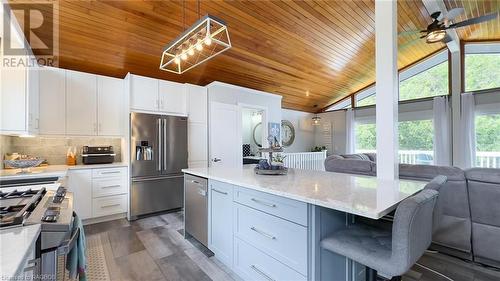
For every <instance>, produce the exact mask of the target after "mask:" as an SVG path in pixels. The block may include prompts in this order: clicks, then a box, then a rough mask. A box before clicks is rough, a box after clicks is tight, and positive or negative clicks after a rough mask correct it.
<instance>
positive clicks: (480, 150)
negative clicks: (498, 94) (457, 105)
mask: <svg viewBox="0 0 500 281" xmlns="http://www.w3.org/2000/svg"><path fill="white" fill-rule="evenodd" d="M475 123H476V124H475V125H476V167H484V168H500V133H499V132H500V114H484V115H477V116H476V120H475Z"/></svg>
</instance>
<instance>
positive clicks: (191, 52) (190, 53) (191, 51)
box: [188, 48, 194, 56]
mask: <svg viewBox="0 0 500 281" xmlns="http://www.w3.org/2000/svg"><path fill="white" fill-rule="evenodd" d="M188 55H190V56H192V55H194V50H193V48H190V49H189V51H188Z"/></svg>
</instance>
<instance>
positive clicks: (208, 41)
mask: <svg viewBox="0 0 500 281" xmlns="http://www.w3.org/2000/svg"><path fill="white" fill-rule="evenodd" d="M210 44H212V38H210V36H207V38H205V45H207V46H210Z"/></svg>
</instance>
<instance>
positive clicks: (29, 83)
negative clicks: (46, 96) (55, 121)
mask: <svg viewBox="0 0 500 281" xmlns="http://www.w3.org/2000/svg"><path fill="white" fill-rule="evenodd" d="M0 13H2V12H0ZM2 16H4V15H3V13H2ZM10 30H11V32H12V33H11V37H10V39H11V40H10V44H11V46H12V47H14V48H19V49H22V50H23V51H24V55H23V56H7V55H4V56H2V57H3V58H5V59H7V60H9V59H12V64H15V65H11V66H6V67H4V68H3V69H2V70H1V71H0V81H1V83H0V133H4V134H16V135H21V134H36V131H37V123H38V86H36V84H37V83H38V81H37V80H36V78H37V76H36V69H37V66H36V65H35V66H26V64H27V63H28V62H29V61H30V60H29V59H30V58H32V57H33V55H32V52H31V50H30V48H29V46H28V45H27V44H25V39H24V35H23V33H22V31H21V29H20V28H19V26H18V25H17V22H15V21H11V27H10ZM7 42H9V41H7ZM2 43H5V42H2Z"/></svg>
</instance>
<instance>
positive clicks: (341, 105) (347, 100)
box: [326, 97, 351, 111]
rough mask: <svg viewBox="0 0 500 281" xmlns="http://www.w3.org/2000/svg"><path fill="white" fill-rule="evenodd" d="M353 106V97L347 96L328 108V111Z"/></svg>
mask: <svg viewBox="0 0 500 281" xmlns="http://www.w3.org/2000/svg"><path fill="white" fill-rule="evenodd" d="M348 108H351V97H347V98H345V99H343V100H341V101H339V102H336V103H335V104H333V105H332V106H330V107H329V108H327V109H326V111H333V110H340V109H348Z"/></svg>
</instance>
